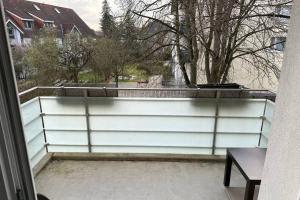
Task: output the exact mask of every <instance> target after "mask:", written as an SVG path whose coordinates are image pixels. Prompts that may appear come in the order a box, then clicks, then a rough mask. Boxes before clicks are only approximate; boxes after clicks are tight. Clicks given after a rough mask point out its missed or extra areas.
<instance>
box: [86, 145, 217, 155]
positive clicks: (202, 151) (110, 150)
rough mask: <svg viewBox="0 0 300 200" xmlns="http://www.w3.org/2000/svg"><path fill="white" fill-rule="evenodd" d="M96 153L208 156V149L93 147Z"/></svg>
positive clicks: (209, 151) (209, 152)
mask: <svg viewBox="0 0 300 200" xmlns="http://www.w3.org/2000/svg"><path fill="white" fill-rule="evenodd" d="M92 151H93V152H96V153H124V152H126V153H162V154H202V155H210V154H211V152H212V150H211V149H210V148H166V147H155V148H153V147H117V146H116V147H113V146H107V147H103V146H101V147H95V146H94V147H93V148H92Z"/></svg>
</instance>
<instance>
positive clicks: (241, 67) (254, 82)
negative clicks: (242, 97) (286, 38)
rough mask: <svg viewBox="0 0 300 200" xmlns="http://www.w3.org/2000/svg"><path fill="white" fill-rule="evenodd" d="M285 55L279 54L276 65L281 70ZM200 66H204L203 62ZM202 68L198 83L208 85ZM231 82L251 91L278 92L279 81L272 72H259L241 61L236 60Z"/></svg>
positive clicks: (230, 74)
mask: <svg viewBox="0 0 300 200" xmlns="http://www.w3.org/2000/svg"><path fill="white" fill-rule="evenodd" d="M282 56H283V54H278V58H277V61H276V64H277V65H278V66H279V67H280V68H281V65H282ZM199 66H203V64H201V61H200V62H199ZM203 68H204V67H202V68H199V69H198V83H203V84H204V83H206V76H205V71H204V69H203ZM229 82H230V83H238V84H240V85H244V86H245V87H247V88H251V89H267V90H270V91H273V92H276V91H277V88H278V83H279V80H278V78H277V77H276V76H275V74H274V73H273V72H272V71H271V70H268V71H265V73H262V71H260V70H257V69H256V68H255V67H254V66H251V65H250V64H247V63H245V62H243V61H242V60H241V59H236V60H235V61H234V62H233V66H232V69H231V70H230V73H229Z"/></svg>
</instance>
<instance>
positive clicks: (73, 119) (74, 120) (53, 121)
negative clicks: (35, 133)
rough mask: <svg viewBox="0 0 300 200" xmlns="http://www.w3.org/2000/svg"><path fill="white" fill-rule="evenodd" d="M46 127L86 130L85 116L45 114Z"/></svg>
mask: <svg viewBox="0 0 300 200" xmlns="http://www.w3.org/2000/svg"><path fill="white" fill-rule="evenodd" d="M44 125H45V129H46V130H47V129H54V130H57V129H58V130H68V131H69V130H86V129H87V126H86V117H85V116H47V115H46V116H44Z"/></svg>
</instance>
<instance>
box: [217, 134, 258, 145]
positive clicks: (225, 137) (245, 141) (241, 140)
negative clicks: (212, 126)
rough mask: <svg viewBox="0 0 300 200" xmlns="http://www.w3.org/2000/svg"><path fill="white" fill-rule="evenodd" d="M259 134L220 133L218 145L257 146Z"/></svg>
mask: <svg viewBox="0 0 300 200" xmlns="http://www.w3.org/2000/svg"><path fill="white" fill-rule="evenodd" d="M258 141H259V134H245V133H244V134H218V135H217V138H216V147H217V148H218V147H221V148H229V147H257V146H258Z"/></svg>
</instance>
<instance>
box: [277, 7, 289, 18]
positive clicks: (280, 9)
mask: <svg viewBox="0 0 300 200" xmlns="http://www.w3.org/2000/svg"><path fill="white" fill-rule="evenodd" d="M291 9H292V8H291V6H289V5H285V6H277V7H276V8H275V13H276V14H278V15H286V16H290V15H291Z"/></svg>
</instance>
